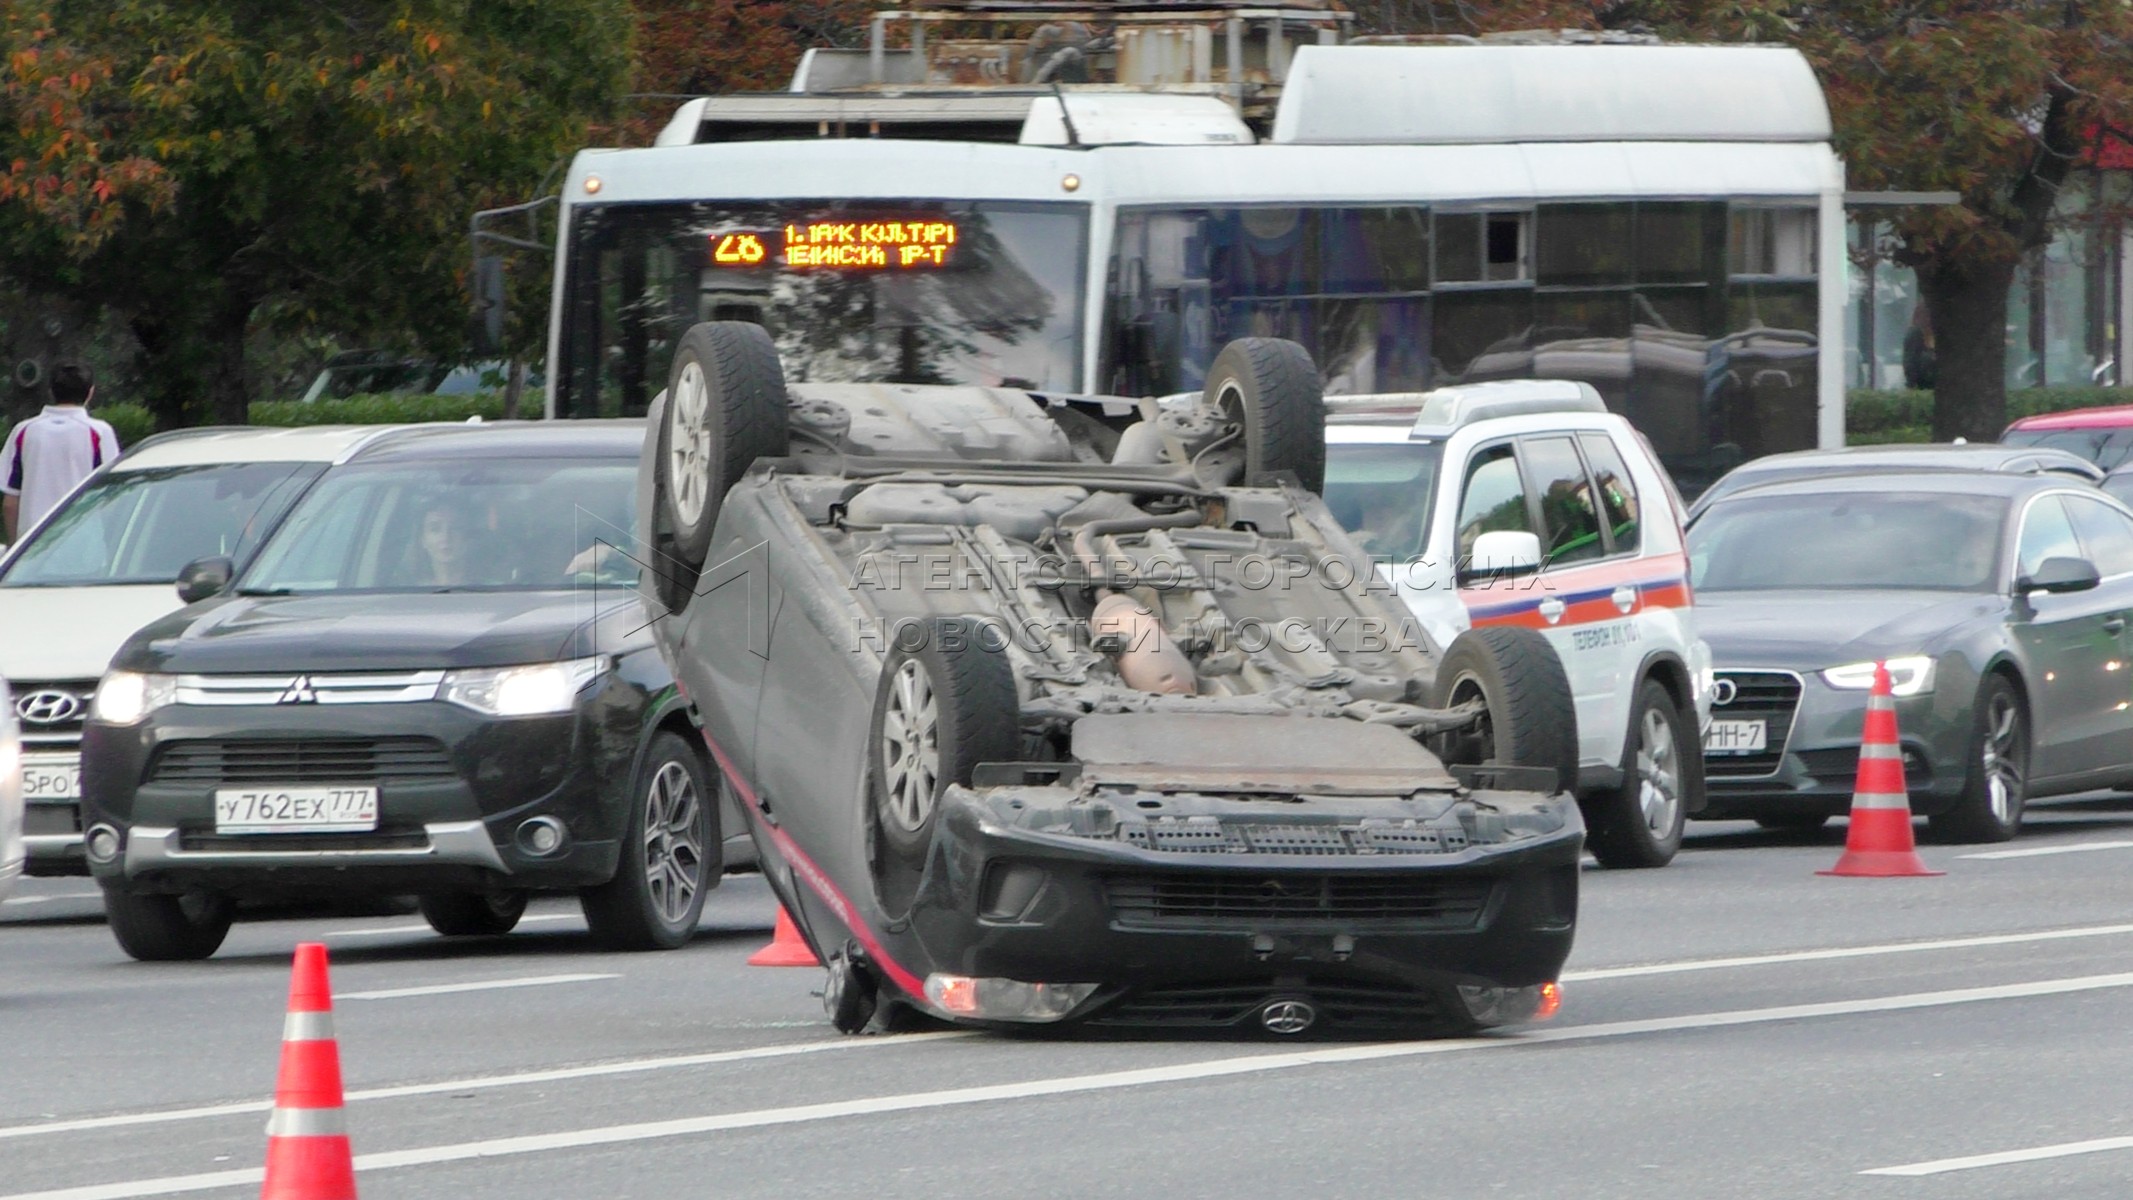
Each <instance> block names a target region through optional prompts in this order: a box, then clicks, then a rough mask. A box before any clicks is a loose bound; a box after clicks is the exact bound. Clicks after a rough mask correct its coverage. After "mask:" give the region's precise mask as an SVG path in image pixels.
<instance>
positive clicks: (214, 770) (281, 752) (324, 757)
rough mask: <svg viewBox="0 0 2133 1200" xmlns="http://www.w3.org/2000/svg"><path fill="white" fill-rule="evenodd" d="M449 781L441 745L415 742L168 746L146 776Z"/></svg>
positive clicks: (293, 780) (359, 740) (407, 739)
mask: <svg viewBox="0 0 2133 1200" xmlns="http://www.w3.org/2000/svg"><path fill="white" fill-rule="evenodd" d="M454 775H455V772H454V771H453V770H452V759H451V755H450V754H449V753H448V752H446V750H445V748H444V743H442V742H439V741H437V740H436V739H434V738H420V737H402V738H288V739H259V740H253V741H209V740H200V741H180V742H170V743H168V744H166V745H164V746H163V747H162V748H161V749H160V750H158V751H157V752H156V757H155V762H154V764H153V765H152V766H151V767H150V768H149V772H148V778H149V779H150V781H152V782H155V783H240V782H241V783H365V782H371V781H380V780H382V781H391V782H407V781H412V780H419V779H450V778H453V777H454Z"/></svg>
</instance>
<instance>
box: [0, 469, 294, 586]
mask: <svg viewBox="0 0 2133 1200" xmlns="http://www.w3.org/2000/svg"><path fill="white" fill-rule="evenodd" d="M323 470H325V466H324V465H323V464H320V463H287V462H255V463H216V464H211V465H206V466H187V467H154V468H148V469H145V470H137V471H117V472H111V473H107V474H105V475H102V476H99V477H98V478H97V479H96V480H95V481H93V482H92V483H90V485H89V486H88V487H87V488H85V489H83V490H82V491H81V492H80V493H79V494H78V495H76V496H75V497H74V498H73V499H72V500H70V501H68V502H67V504H66V506H65V507H64V508H62V509H61V510H60V511H59V512H58V513H56V514H54V515H53V517H52V520H51V521H50V523H48V524H47V525H45V527H44V528H43V529H42V530H41V531H39V533H38V534H37V536H36V537H35V538H34V539H33V540H31V541H30V543H29V544H27V545H25V546H24V547H23V548H22V551H21V553H20V555H19V556H18V557H17V558H16V559H15V561H14V562H13V563H12V564H10V565H9V567H8V571H7V575H6V577H5V579H0V586H5V587H86V586H95V585H117V584H147V583H170V582H172V581H173V580H175V579H177V577H178V571H179V570H180V569H181V568H183V567H184V566H185V564H187V563H189V562H191V561H193V560H194V559H196V558H206V557H208V556H210V555H217V554H221V555H227V556H229V557H230V558H233V559H235V560H236V561H237V564H238V565H239V566H240V567H241V566H243V565H244V563H245V561H246V560H248V559H249V558H250V557H251V556H252V553H253V551H254V550H256V549H257V548H258V546H259V542H260V539H261V538H263V537H264V536H265V535H266V533H267V532H268V531H269V530H271V529H272V528H273V527H274V525H275V523H276V522H277V521H279V520H280V519H281V516H282V514H283V513H284V512H285V511H287V509H288V507H289V504H290V503H291V502H292V501H293V500H295V498H296V497H297V495H299V494H300V493H301V492H302V491H303V489H304V487H305V486H306V485H308V484H309V483H310V482H311V481H312V480H314V479H316V478H318V475H319V473H320V472H321V471H323Z"/></svg>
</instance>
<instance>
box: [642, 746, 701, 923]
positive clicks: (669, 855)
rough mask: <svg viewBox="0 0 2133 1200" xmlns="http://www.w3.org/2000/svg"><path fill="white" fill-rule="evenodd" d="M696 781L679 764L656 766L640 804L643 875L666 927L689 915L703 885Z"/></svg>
mask: <svg viewBox="0 0 2133 1200" xmlns="http://www.w3.org/2000/svg"><path fill="white" fill-rule="evenodd" d="M701 803H702V802H701V800H700V799H699V798H698V796H697V794H696V780H695V779H694V778H693V777H692V776H690V774H689V769H688V768H687V767H685V766H683V765H682V764H680V763H678V762H668V763H665V764H663V765H661V766H660V768H659V773H658V774H657V775H654V776H653V777H652V786H651V788H650V790H649V791H647V792H646V794H645V800H644V875H645V883H646V885H647V890H648V891H649V892H650V893H651V897H652V905H653V907H654V908H655V909H657V910H658V913H659V917H660V919H661V920H663V921H665V922H667V923H668V924H669V925H671V924H674V923H675V922H678V921H681V920H682V919H684V918H686V917H687V916H688V915H689V906H690V904H691V903H693V902H694V901H695V899H696V892H697V889H698V888H700V887H701V886H702V884H703V874H704V844H703V834H702V833H701V832H700V831H699V829H698V828H697V826H698V825H699V823H700V822H699V821H698V817H699V816H700V815H701V813H702V807H701Z"/></svg>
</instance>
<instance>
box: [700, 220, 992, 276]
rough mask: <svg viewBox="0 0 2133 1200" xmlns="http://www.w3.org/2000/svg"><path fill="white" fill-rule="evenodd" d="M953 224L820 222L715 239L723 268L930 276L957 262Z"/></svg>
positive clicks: (714, 251) (714, 258) (714, 257)
mask: <svg viewBox="0 0 2133 1200" xmlns="http://www.w3.org/2000/svg"><path fill="white" fill-rule="evenodd" d="M957 232H958V230H957V228H956V223H955V222H954V221H816V222H812V223H810V224H805V225H800V224H792V225H787V226H785V227H784V228H783V229H779V230H773V231H767V232H747V233H715V234H712V235H711V262H712V263H713V265H715V266H721V267H760V266H763V265H764V264H765V263H768V264H770V265H772V266H779V267H786V268H789V269H792V270H828V271H931V270H937V269H939V268H941V267H945V266H947V265H948V263H949V260H950V259H951V258H953V257H954V251H955V245H956V235H957Z"/></svg>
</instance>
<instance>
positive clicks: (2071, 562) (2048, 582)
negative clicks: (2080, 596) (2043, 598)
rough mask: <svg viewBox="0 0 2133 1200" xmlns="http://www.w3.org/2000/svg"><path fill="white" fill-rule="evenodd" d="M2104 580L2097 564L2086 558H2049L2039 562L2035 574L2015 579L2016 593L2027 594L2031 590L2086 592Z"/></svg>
mask: <svg viewBox="0 0 2133 1200" xmlns="http://www.w3.org/2000/svg"><path fill="white" fill-rule="evenodd" d="M2102 582H2103V576H2101V575H2099V574H2097V573H2096V564H2095V563H2092V562H2090V561H2089V560H2088V559H2085V558H2047V559H2045V560H2044V561H2043V562H2041V563H2038V564H2037V570H2036V573H2035V574H2032V575H2024V576H2022V577H2020V578H2019V579H2016V580H2015V594H2016V595H2018V596H2027V595H2028V594H2029V593H2031V592H2055V593H2056V592H2085V591H2088V590H2089V589H2090V588H2092V587H2095V586H2096V585H2097V584H2099V583H2102Z"/></svg>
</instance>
